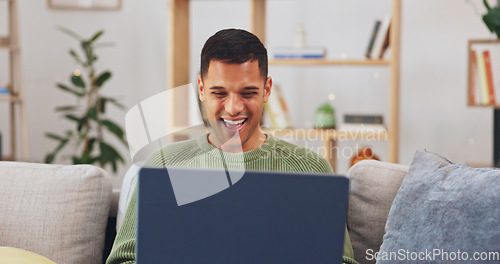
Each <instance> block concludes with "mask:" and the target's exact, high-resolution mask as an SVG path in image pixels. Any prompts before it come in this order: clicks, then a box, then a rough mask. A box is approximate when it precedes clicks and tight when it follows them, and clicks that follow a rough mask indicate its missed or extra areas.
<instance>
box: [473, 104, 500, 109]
mask: <svg viewBox="0 0 500 264" xmlns="http://www.w3.org/2000/svg"><path fill="white" fill-rule="evenodd" d="M467 106H469V107H484V108H494V109H500V104H496V105H492V104H485V105H478V104H468V105H467Z"/></svg>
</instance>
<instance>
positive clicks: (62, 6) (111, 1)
mask: <svg viewBox="0 0 500 264" xmlns="http://www.w3.org/2000/svg"><path fill="white" fill-rule="evenodd" d="M122 1H123V0H47V6H48V7H49V8H51V9H58V10H102V11H114V10H120V9H121V7H122Z"/></svg>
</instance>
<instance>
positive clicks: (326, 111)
mask: <svg viewBox="0 0 500 264" xmlns="http://www.w3.org/2000/svg"><path fill="white" fill-rule="evenodd" d="M335 124H336V119H335V110H334V109H333V107H332V106H331V105H330V103H324V104H322V105H320V106H319V107H318V110H316V115H315V116H314V127H315V128H335Z"/></svg>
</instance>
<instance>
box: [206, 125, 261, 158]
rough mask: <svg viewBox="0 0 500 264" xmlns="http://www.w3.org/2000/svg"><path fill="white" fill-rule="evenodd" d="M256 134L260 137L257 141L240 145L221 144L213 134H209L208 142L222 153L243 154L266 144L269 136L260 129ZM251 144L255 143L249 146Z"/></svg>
mask: <svg viewBox="0 0 500 264" xmlns="http://www.w3.org/2000/svg"><path fill="white" fill-rule="evenodd" d="M255 133H257V137H258V138H257V140H256V141H252V142H248V141H247V142H241V141H239V142H240V143H239V144H228V143H224V144H221V142H220V141H219V140H218V139H217V138H216V136H215V134H213V133H212V132H211V133H209V134H207V140H208V143H209V144H210V145H212V146H214V147H216V148H218V149H220V150H222V151H225V152H230V153H242V152H247V151H250V150H254V149H256V148H259V147H260V146H262V144H264V143H265V142H266V140H267V135H266V134H264V132H263V131H262V130H261V129H260V128H259V129H258V131H256V132H255ZM249 143H253V144H249Z"/></svg>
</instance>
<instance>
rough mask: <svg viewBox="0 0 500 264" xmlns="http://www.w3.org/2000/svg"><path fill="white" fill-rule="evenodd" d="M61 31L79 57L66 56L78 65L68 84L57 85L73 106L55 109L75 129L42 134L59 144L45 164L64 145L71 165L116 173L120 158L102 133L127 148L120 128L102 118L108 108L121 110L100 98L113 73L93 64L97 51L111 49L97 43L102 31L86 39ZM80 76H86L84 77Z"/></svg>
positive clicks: (116, 103) (115, 101)
mask: <svg viewBox="0 0 500 264" xmlns="http://www.w3.org/2000/svg"><path fill="white" fill-rule="evenodd" d="M59 30H61V31H62V32H64V33H66V34H67V35H69V36H71V37H73V38H75V39H77V40H78V41H79V42H80V48H81V53H82V56H80V55H79V54H78V53H77V52H76V51H75V50H73V49H70V50H69V54H70V55H71V57H72V58H73V59H74V60H75V62H76V63H77V64H78V65H80V66H81V70H75V71H74V73H73V74H72V75H71V76H70V82H71V84H70V85H65V84H62V83H57V88H59V89H61V90H62V91H64V92H67V93H70V94H72V95H74V96H76V99H77V100H76V104H75V105H65V106H60V107H57V108H56V112H58V113H61V114H62V116H63V117H64V118H65V119H66V120H69V121H71V122H72V123H73V124H74V125H75V128H74V130H67V131H65V133H64V134H63V135H58V134H54V133H46V134H45V135H46V136H47V137H48V138H50V139H53V140H55V141H58V145H57V146H56V148H55V149H54V150H53V151H52V152H50V153H48V154H47V155H46V157H45V162H46V163H52V162H53V161H54V159H55V158H56V156H57V155H58V153H59V152H60V151H61V150H62V149H63V148H64V147H66V146H68V145H72V146H73V154H72V155H71V160H72V162H73V164H98V165H99V166H101V167H105V166H107V165H111V167H112V169H113V172H116V170H117V163H118V162H121V163H124V160H123V157H122V156H121V155H120V153H119V152H118V151H117V150H116V148H115V147H114V146H112V144H110V143H108V142H106V141H105V140H104V133H105V132H106V131H107V132H110V133H111V134H112V135H114V136H115V137H116V138H118V139H119V141H120V142H121V143H122V144H124V145H125V146H127V142H126V140H125V137H124V136H125V133H124V131H123V129H122V128H121V127H120V126H119V125H118V124H116V123H115V122H113V121H112V120H110V119H107V118H106V117H105V113H106V110H107V108H108V105H109V104H111V105H114V106H116V107H118V108H121V109H124V106H123V105H122V104H120V103H119V102H118V100H117V99H115V98H112V97H106V96H103V95H101V90H102V86H103V85H104V83H106V81H108V80H109V79H110V78H111V76H112V74H111V72H110V71H108V70H105V71H103V72H101V73H99V74H98V73H97V71H96V66H95V63H96V61H97V56H96V53H95V50H96V48H99V47H103V46H110V43H96V41H97V40H98V39H99V38H100V37H101V36H102V35H103V33H104V31H102V30H101V31H99V32H97V33H95V34H94V35H93V36H92V37H90V38H89V39H84V38H82V37H80V36H79V35H78V34H76V33H74V32H72V31H70V30H68V29H66V28H62V27H61V28H59ZM83 75H86V78H84V76H83Z"/></svg>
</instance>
